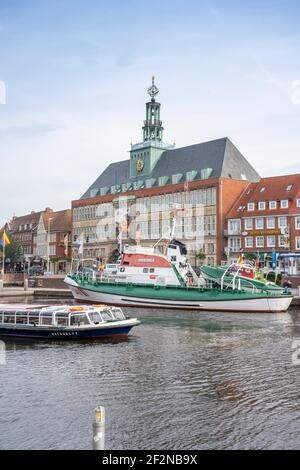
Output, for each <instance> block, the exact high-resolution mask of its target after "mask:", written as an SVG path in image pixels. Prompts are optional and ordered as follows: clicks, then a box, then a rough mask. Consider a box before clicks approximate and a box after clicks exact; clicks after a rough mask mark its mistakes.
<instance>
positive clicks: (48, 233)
mask: <svg viewBox="0 0 300 470" xmlns="http://www.w3.org/2000/svg"><path fill="white" fill-rule="evenodd" d="M51 220H52V217H50V218H49V219H48V232H47V271H48V273H49V271H50V222H51Z"/></svg>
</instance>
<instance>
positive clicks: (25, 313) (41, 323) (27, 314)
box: [0, 304, 140, 340]
mask: <svg viewBox="0 0 300 470" xmlns="http://www.w3.org/2000/svg"><path fill="white" fill-rule="evenodd" d="M139 324H140V322H139V321H138V320H137V319H136V318H127V317H126V316H125V315H124V313H123V311H122V310H121V309H120V308H119V307H109V306H106V305H96V306H87V305H83V306H69V305H55V306H54V305H53V306H49V305H48V306H44V305H12V304H6V305H4V304H0V337H16V338H32V339H47V340H48V339H49V340H74V339H98V338H105V337H115V336H127V335H128V333H129V332H130V330H131V329H132V328H133V327H134V326H137V325H139Z"/></svg>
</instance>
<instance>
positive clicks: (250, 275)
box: [201, 263, 284, 293]
mask: <svg viewBox="0 0 300 470" xmlns="http://www.w3.org/2000/svg"><path fill="white" fill-rule="evenodd" d="M201 274H202V276H203V277H204V279H205V280H207V281H212V282H214V283H217V284H219V285H223V286H226V287H229V288H231V287H233V289H234V288H235V286H236V285H238V284H239V285H240V287H241V288H243V289H245V290H246V291H250V292H253V291H254V290H257V289H259V290H263V291H272V292H277V293H281V292H283V291H284V288H283V287H280V286H278V285H277V284H276V283H275V282H271V281H268V280H267V279H264V276H263V273H262V272H261V271H259V270H257V269H256V268H255V267H253V266H252V265H250V264H244V263H243V264H238V263H232V264H231V265H230V266H208V265H204V266H202V267H201Z"/></svg>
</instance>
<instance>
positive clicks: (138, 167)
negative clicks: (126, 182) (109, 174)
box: [135, 158, 145, 172]
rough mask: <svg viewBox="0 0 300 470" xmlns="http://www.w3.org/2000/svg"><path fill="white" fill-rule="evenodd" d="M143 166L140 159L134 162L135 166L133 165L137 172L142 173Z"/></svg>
mask: <svg viewBox="0 0 300 470" xmlns="http://www.w3.org/2000/svg"><path fill="white" fill-rule="evenodd" d="M144 165H145V162H144V160H143V159H142V158H139V159H138V160H137V161H136V164H135V167H136V169H137V171H139V172H140V171H143V169H144Z"/></svg>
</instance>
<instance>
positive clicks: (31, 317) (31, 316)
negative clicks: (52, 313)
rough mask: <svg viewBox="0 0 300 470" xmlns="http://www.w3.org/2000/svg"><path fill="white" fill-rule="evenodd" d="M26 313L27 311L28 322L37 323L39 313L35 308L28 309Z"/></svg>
mask: <svg viewBox="0 0 300 470" xmlns="http://www.w3.org/2000/svg"><path fill="white" fill-rule="evenodd" d="M28 313H29V323H30V324H31V325H38V323H39V313H38V312H37V311H35V310H31V311H28Z"/></svg>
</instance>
